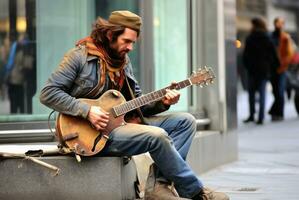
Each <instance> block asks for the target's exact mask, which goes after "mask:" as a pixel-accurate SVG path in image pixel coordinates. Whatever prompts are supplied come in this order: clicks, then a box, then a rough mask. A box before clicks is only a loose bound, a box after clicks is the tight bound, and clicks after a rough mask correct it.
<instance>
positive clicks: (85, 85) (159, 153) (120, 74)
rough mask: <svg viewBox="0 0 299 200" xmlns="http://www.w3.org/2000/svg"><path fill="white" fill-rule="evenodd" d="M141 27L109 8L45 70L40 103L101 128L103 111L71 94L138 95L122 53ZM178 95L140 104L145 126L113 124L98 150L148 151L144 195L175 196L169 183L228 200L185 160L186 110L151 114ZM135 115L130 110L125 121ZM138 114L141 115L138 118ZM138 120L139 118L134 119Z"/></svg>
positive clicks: (190, 121) (189, 121)
mask: <svg viewBox="0 0 299 200" xmlns="http://www.w3.org/2000/svg"><path fill="white" fill-rule="evenodd" d="M140 27H141V19H140V17H139V16H138V15H136V14H134V13H131V12H129V11H114V12H112V13H111V15H110V17H109V20H108V21H106V20H104V19H101V18H99V19H98V20H97V22H96V24H95V26H94V28H93V30H92V32H91V35H90V37H87V38H84V39H82V40H80V41H79V42H78V43H77V47H76V48H74V49H72V50H70V52H68V53H67V54H66V56H65V57H64V59H63V60H62V62H61V63H60V65H59V67H58V69H57V70H56V71H55V72H54V73H53V74H52V75H51V77H50V78H49V80H48V82H47V84H46V86H45V87H44V88H43V89H42V91H41V96H40V100H41V102H42V103H43V104H45V105H47V106H49V107H50V108H53V109H55V110H56V111H59V112H62V113H65V114H69V115H73V116H78V117H82V118H86V119H88V120H89V121H90V122H91V124H92V125H93V126H94V128H96V129H97V130H99V131H100V130H103V129H104V128H105V127H106V125H107V123H108V120H109V113H107V112H106V111H104V110H103V109H101V108H100V107H97V106H90V105H88V104H85V103H83V102H80V101H79V100H78V99H77V98H82V97H84V98H98V97H99V96H101V95H102V94H103V93H104V92H105V91H107V90H109V89H117V90H119V91H121V93H122V94H123V95H124V96H125V98H126V99H127V100H128V99H131V98H132V95H131V94H130V93H134V96H136V97H138V96H140V95H141V90H140V87H139V85H138V83H137V81H136V80H135V78H134V75H133V73H132V66H131V63H130V60H129V57H128V56H127V53H128V52H129V51H131V50H133V45H134V43H135V42H136V40H137V38H138V36H139V33H140ZM179 98H180V94H179V92H178V91H176V90H167V93H166V95H165V97H164V98H163V99H162V100H161V101H158V102H155V103H152V104H150V105H146V106H143V107H142V108H141V111H142V113H143V115H144V116H145V117H146V122H147V125H143V124H133V123H127V124H125V125H122V126H120V127H118V128H116V129H114V130H113V131H112V132H111V133H110V135H109V140H108V142H107V144H106V146H105V148H104V149H103V151H102V152H101V153H100V154H101V155H119V156H132V155H137V154H141V153H145V152H149V153H150V155H151V157H152V159H153V160H154V162H155V165H154V171H155V175H156V177H155V179H156V180H157V182H156V183H155V187H154V188H153V190H147V191H146V193H145V199H180V198H179V197H177V196H175V194H174V193H172V192H169V189H168V188H169V187H165V185H166V186H167V185H169V184H170V183H171V182H173V183H174V186H175V188H176V189H177V191H178V193H179V195H180V196H181V197H185V198H190V199H191V198H192V199H228V198H227V196H226V195H224V194H222V193H216V192H212V191H210V190H206V189H204V188H203V185H202V183H201V181H200V180H198V178H197V177H196V175H195V174H194V173H193V172H192V171H191V169H190V167H189V166H188V165H187V164H186V161H185V160H186V157H187V153H188V151H189V148H190V145H191V142H192V138H193V137H194V134H195V130H196V124H195V120H194V117H193V116H192V115H190V114H168V115H155V114H158V113H161V112H163V111H166V110H167V109H168V108H169V107H170V105H173V104H175V103H177V102H178V100H179ZM136 116H138V112H137V114H136V113H132V114H130V115H129V116H127V118H129V119H128V120H129V121H130V120H131V121H136V120H134V119H135V118H136ZM142 118H143V117H142V116H141V119H142ZM139 121H142V120H139Z"/></svg>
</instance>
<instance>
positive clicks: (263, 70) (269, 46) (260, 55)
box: [243, 18, 279, 124]
mask: <svg viewBox="0 0 299 200" xmlns="http://www.w3.org/2000/svg"><path fill="white" fill-rule="evenodd" d="M251 23H252V29H251V33H250V34H249V36H248V37H247V38H246V43H245V49H244V53H243V62H244V66H245V68H246V69H247V72H248V93H249V117H248V118H247V119H246V120H244V123H248V122H253V121H254V114H255V94H256V92H258V93H259V114H258V120H257V122H256V123H257V124H263V120H264V113H265V100H266V83H267V81H268V79H269V78H270V75H271V71H275V70H276V69H277V68H278V66H279V60H278V57H277V54H276V51H275V47H274V45H273V43H272V42H271V38H270V37H269V34H268V32H267V27H266V23H265V22H264V21H263V20H262V19H261V18H253V19H252V20H251Z"/></svg>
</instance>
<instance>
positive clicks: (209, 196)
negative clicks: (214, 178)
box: [192, 187, 229, 200]
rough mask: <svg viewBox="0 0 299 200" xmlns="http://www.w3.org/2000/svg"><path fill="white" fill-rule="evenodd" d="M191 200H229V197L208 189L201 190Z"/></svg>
mask: <svg viewBox="0 0 299 200" xmlns="http://www.w3.org/2000/svg"><path fill="white" fill-rule="evenodd" d="M192 199H193V200H229V197H228V196H227V195H226V194H225V193H223V192H215V191H213V190H211V189H209V188H206V187H205V188H203V189H202V191H200V192H199V194H197V195H196V196H195V197H193V198H192Z"/></svg>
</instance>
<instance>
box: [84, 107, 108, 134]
mask: <svg viewBox="0 0 299 200" xmlns="http://www.w3.org/2000/svg"><path fill="white" fill-rule="evenodd" d="M87 119H88V120H89V121H90V122H91V124H92V125H93V126H94V128H95V129H96V130H98V131H102V130H104V129H105V128H106V126H107V124H108V121H109V113H108V112H106V111H104V110H103V109H101V108H100V107H98V106H91V107H90V110H89V113H88V116H87Z"/></svg>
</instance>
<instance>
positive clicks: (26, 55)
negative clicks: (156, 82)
mask: <svg viewBox="0 0 299 200" xmlns="http://www.w3.org/2000/svg"><path fill="white" fill-rule="evenodd" d="M124 9H126V10H131V11H133V12H136V13H138V1H137V0H135V1H132V0H112V1H111V0H110V1H108V0H72V1H69V0H43V1H37V0H0V55H1V57H0V123H1V122H16V121H18V122H22V121H42V120H47V117H48V115H49V113H50V112H51V110H50V109H49V108H47V107H46V106H44V105H42V104H41V103H40V102H39V92H40V90H41V88H42V87H43V86H44V84H45V82H46V80H47V79H48V77H49V76H50V74H51V73H52V72H53V70H54V69H55V68H56V67H57V66H58V64H59V62H60V61H61V59H62V57H63V55H64V54H65V53H66V52H67V51H68V50H69V49H71V48H73V47H74V46H75V43H76V41H78V40H79V39H81V38H83V37H86V36H87V35H89V33H90V31H91V25H92V23H93V22H94V21H95V20H96V17H97V16H101V17H104V18H107V17H108V16H109V13H110V12H111V11H113V10H124ZM136 48H137V49H136ZM137 54H138V46H137V47H135V51H134V52H133V54H132V55H130V57H131V59H132V62H133V66H134V70H135V73H136V74H137V76H138V74H139V60H138V56H137Z"/></svg>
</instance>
